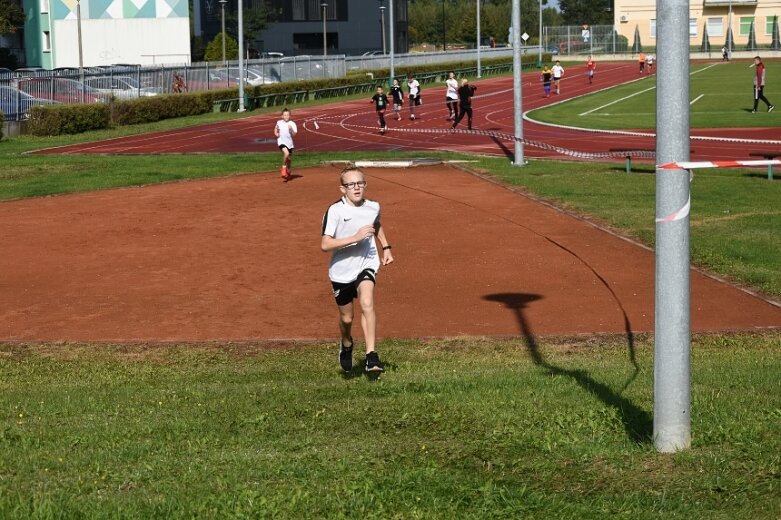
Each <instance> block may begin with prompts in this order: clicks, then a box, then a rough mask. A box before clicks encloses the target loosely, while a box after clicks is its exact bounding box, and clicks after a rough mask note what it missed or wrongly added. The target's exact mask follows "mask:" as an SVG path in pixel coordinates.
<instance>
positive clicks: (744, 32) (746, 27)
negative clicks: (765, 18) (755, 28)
mask: <svg viewBox="0 0 781 520" xmlns="http://www.w3.org/2000/svg"><path fill="white" fill-rule="evenodd" d="M753 23H754V17H753V16H741V17H740V33H739V34H740V35H741V36H748V34H749V33H750V32H751V24H753Z"/></svg>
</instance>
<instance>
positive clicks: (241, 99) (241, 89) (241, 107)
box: [237, 0, 247, 112]
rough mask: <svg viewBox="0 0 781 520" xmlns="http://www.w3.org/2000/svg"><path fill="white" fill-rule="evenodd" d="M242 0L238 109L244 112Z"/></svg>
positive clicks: (240, 11) (241, 9) (240, 2)
mask: <svg viewBox="0 0 781 520" xmlns="http://www.w3.org/2000/svg"><path fill="white" fill-rule="evenodd" d="M243 4H244V0H239V109H238V110H237V112H244V111H245V110H247V108H246V107H245V106H244V5H243Z"/></svg>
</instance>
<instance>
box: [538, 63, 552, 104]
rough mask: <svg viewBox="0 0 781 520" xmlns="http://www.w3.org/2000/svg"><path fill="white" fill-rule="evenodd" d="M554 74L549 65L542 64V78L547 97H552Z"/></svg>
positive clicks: (543, 89)
mask: <svg viewBox="0 0 781 520" xmlns="http://www.w3.org/2000/svg"><path fill="white" fill-rule="evenodd" d="M551 76H553V72H551V70H550V69H549V68H548V66H547V65H543V66H542V72H540V79H541V80H542V91H543V92H544V93H545V97H550V80H551Z"/></svg>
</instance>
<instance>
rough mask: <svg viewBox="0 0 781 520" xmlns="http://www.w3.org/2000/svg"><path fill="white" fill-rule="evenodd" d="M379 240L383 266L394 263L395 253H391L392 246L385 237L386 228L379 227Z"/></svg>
mask: <svg viewBox="0 0 781 520" xmlns="http://www.w3.org/2000/svg"><path fill="white" fill-rule="evenodd" d="M377 240H379V241H380V247H381V248H382V265H388V264H390V263H392V262H393V253H391V249H390V244H389V243H388V239H387V238H386V236H385V228H384V227H382V226H379V230H378V231H377Z"/></svg>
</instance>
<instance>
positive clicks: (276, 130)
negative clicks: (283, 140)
mask: <svg viewBox="0 0 781 520" xmlns="http://www.w3.org/2000/svg"><path fill="white" fill-rule="evenodd" d="M274 137H279V125H278V124H276V125H274Z"/></svg>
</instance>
